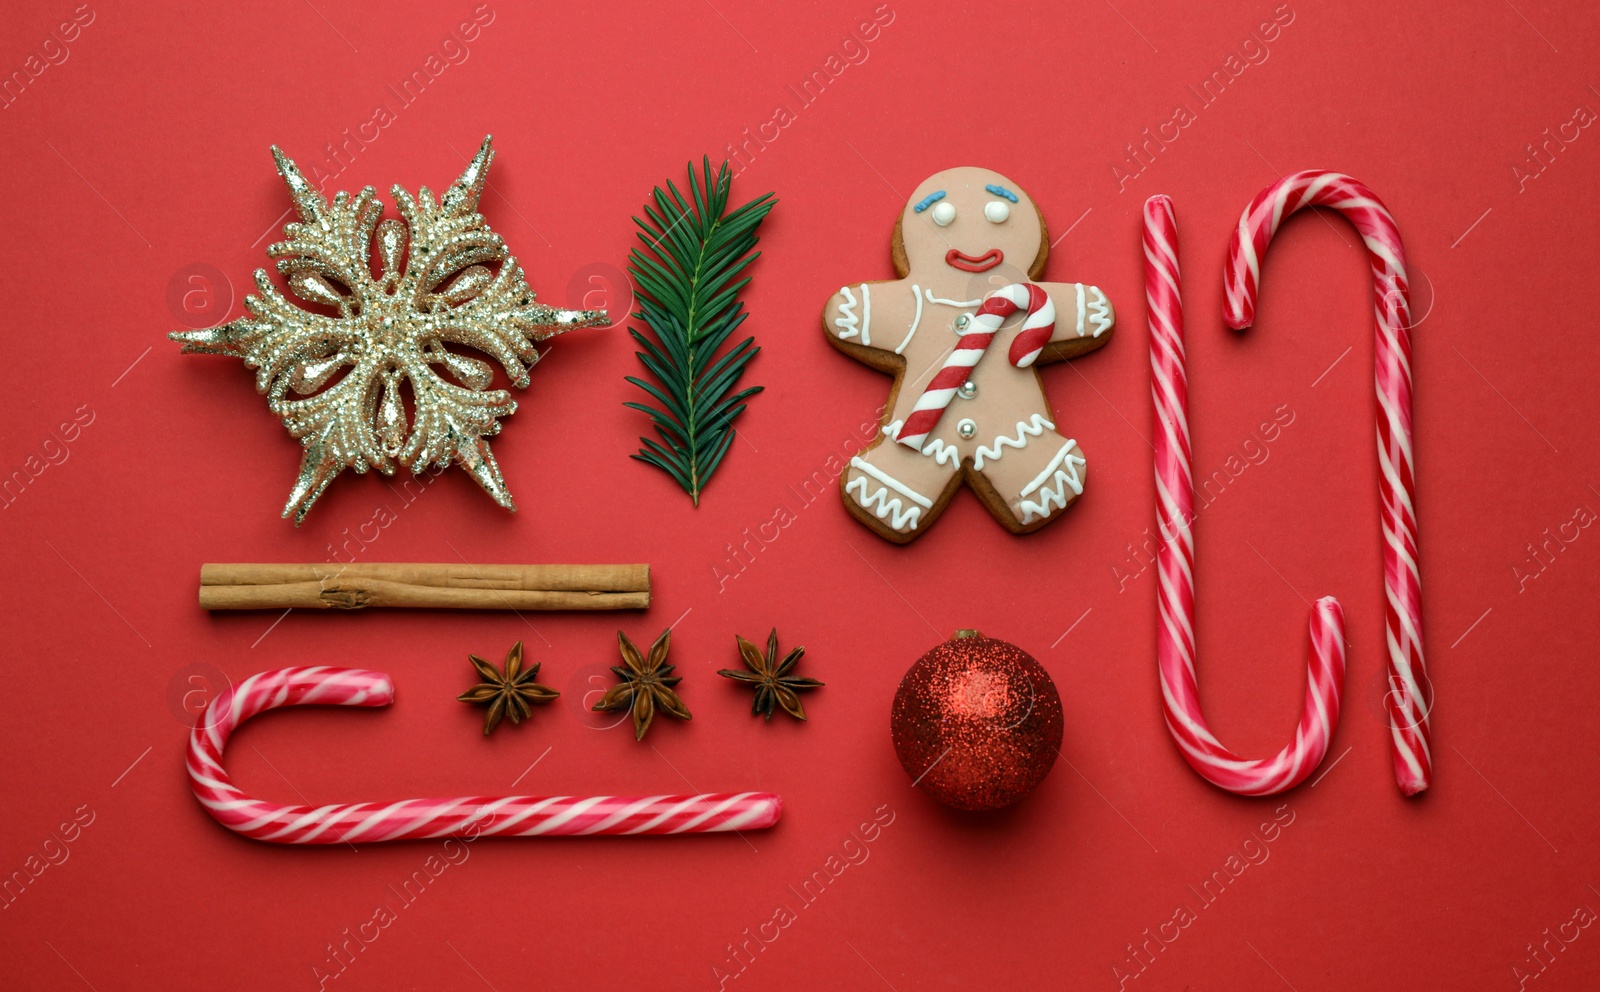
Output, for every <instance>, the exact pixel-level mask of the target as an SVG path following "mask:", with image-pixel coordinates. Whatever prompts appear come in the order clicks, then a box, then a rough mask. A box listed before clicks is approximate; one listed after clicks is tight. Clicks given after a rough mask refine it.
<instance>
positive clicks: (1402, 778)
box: [1225, 170, 1433, 796]
mask: <svg viewBox="0 0 1600 992" xmlns="http://www.w3.org/2000/svg"><path fill="white" fill-rule="evenodd" d="M1307 206H1317V207H1329V208H1331V209H1334V210H1337V211H1339V212H1340V213H1342V214H1344V216H1345V217H1346V218H1347V219H1348V220H1349V221H1350V223H1352V224H1354V225H1355V228H1356V230H1357V231H1358V232H1360V234H1361V240H1362V241H1363V242H1365V243H1366V248H1367V260H1368V261H1369V262H1370V263H1371V265H1372V288H1373V315H1374V318H1375V330H1376V340H1377V343H1376V347H1375V349H1374V360H1375V361H1374V373H1373V379H1374V382H1375V385H1376V391H1377V398H1378V465H1379V467H1380V469H1381V470H1382V476H1381V478H1380V479H1379V482H1378V492H1379V495H1380V497H1381V499H1382V501H1383V510H1382V519H1383V542H1384V544H1383V592H1384V598H1385V600H1386V606H1385V610H1384V625H1385V628H1386V635H1387V642H1388V649H1389V687H1390V691H1389V693H1388V695H1387V697H1386V700H1385V702H1386V705H1387V708H1388V711H1389V734H1390V740H1391V745H1392V746H1391V752H1392V754H1393V757H1394V777H1395V781H1396V782H1397V783H1399V785H1400V791H1401V792H1403V793H1405V794H1406V795H1408V796H1414V795H1416V794H1417V793H1419V792H1422V791H1423V790H1424V789H1426V788H1428V785H1429V784H1430V783H1431V782H1432V780H1433V758H1432V752H1431V750H1430V748H1429V739H1428V738H1429V735H1428V711H1429V708H1430V707H1431V705H1432V695H1433V693H1432V687H1431V686H1430V685H1429V684H1428V681H1427V671H1426V669H1425V667H1424V666H1423V659H1422V577H1421V576H1420V575H1419V574H1418V571H1417V561H1418V555H1417V518H1416V513H1415V510H1414V509H1413V506H1414V503H1415V496H1416V476H1415V472H1414V469H1413V466H1412V457H1413V453H1414V448H1413V447H1412V440H1411V327H1410V325H1411V296H1410V292H1411V291H1410V286H1409V284H1408V282H1407V279H1406V253H1405V247H1404V246H1403V245H1402V244H1401V243H1400V232H1399V230H1398V229H1397V228H1396V227H1395V223H1394V217H1393V216H1392V215H1391V214H1390V213H1389V210H1388V208H1387V207H1385V206H1384V205H1383V202H1382V201H1381V200H1379V199H1378V197H1377V194H1375V193H1373V192H1372V190H1370V189H1368V188H1367V187H1366V186H1364V185H1362V184H1361V183H1359V182H1357V181H1356V180H1354V179H1352V178H1350V177H1349V176H1346V175H1341V174H1340V173H1337V172H1323V171H1320V170H1311V171H1307V172H1297V173H1295V174H1294V175H1292V176H1287V177H1285V178H1283V179H1281V180H1279V181H1278V182H1276V183H1273V184H1272V185H1271V186H1268V187H1267V188H1266V189H1264V190H1262V191H1261V192H1260V193H1258V194H1256V198H1255V199H1254V200H1252V201H1251V202H1250V206H1249V207H1247V208H1246V209H1245V212H1244V215H1243V216H1242V217H1240V218H1239V227H1238V230H1236V231H1235V232H1234V235H1233V240H1232V241H1231V242H1230V243H1229V245H1228V266H1227V271H1226V273H1225V279H1226V293H1227V320H1228V324H1229V326H1231V327H1234V328H1239V329H1243V328H1246V327H1249V326H1250V324H1251V323H1252V322H1253V321H1254V320H1255V308H1256V289H1257V286H1258V284H1259V282H1260V279H1261V257H1262V255H1263V254H1264V253H1265V252H1266V250H1267V243H1268V242H1269V241H1271V240H1272V235H1273V234H1274V233H1275V232H1276V231H1277V230H1278V227H1279V225H1280V224H1282V223H1283V221H1284V218H1286V217H1288V216H1289V215H1290V214H1292V213H1294V212H1295V211H1296V210H1299V209H1300V208H1302V207H1307Z"/></svg>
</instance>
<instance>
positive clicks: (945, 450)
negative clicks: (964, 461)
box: [922, 438, 961, 465]
mask: <svg viewBox="0 0 1600 992" xmlns="http://www.w3.org/2000/svg"><path fill="white" fill-rule="evenodd" d="M922 453H923V454H925V455H928V456H929V457H931V458H932V459H933V460H934V461H936V462H938V463H939V464H940V465H959V464H961V452H959V451H957V450H956V449H955V445H953V444H946V443H944V442H943V441H941V440H939V439H938V438H934V439H933V440H932V441H929V442H928V443H927V444H925V445H923V446H922Z"/></svg>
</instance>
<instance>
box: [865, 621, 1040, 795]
mask: <svg viewBox="0 0 1600 992" xmlns="http://www.w3.org/2000/svg"><path fill="white" fill-rule="evenodd" d="M1061 729H1062V720H1061V697H1060V695H1058V694H1057V693H1056V685H1055V682H1054V681H1052V680H1051V678H1050V673H1049V672H1047V671H1045V670H1044V666H1043V665H1041V664H1039V663H1038V662H1037V661H1035V660H1034V659H1033V656H1032V655H1030V654H1028V652H1026V651H1024V650H1022V649H1021V648H1019V647H1017V646H1016V645H1014V644H1008V643H1006V642H1005V641H998V640H995V639H994V638H992V637H984V636H983V635H982V634H980V633H978V632H977V631H975V630H961V631H957V632H956V636H954V637H952V638H951V639H950V640H948V641H946V642H945V643H943V644H941V645H939V646H938V647H936V648H934V649H933V650H932V651H929V652H928V653H927V654H925V655H923V656H922V657H921V658H919V659H917V663H916V664H915V665H912V666H911V670H910V671H908V672H906V675H905V678H903V679H901V680H900V689H899V691H898V692H896V693H895V694H894V708H893V709H892V710H891V711H890V714H889V730H890V733H891V734H892V736H893V738H894V750H895V754H897V755H898V756H899V757H900V764H901V765H902V766H903V767H904V768H905V770H906V774H907V775H910V776H911V779H912V781H913V783H914V784H915V785H916V786H917V787H918V788H920V789H922V790H923V791H925V792H927V793H928V794H929V795H931V796H933V798H935V799H937V800H939V801H940V802H941V803H944V804H945V805H946V806H953V807H955V808H956V809H966V810H984V809H999V808H1000V807H1002V806H1009V805H1011V804H1012V803H1014V802H1016V801H1017V800H1018V799H1021V798H1022V797H1023V796H1025V795H1027V794H1028V793H1030V792H1032V791H1033V789H1034V787H1035V786H1037V785H1038V784H1039V783H1040V782H1041V781H1043V780H1044V777H1045V776H1046V775H1048V774H1049V773H1050V768H1051V766H1052V765H1054V764H1055V761H1056V755H1057V754H1058V753H1060V750H1061Z"/></svg>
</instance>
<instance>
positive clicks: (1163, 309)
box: [1144, 196, 1345, 796]
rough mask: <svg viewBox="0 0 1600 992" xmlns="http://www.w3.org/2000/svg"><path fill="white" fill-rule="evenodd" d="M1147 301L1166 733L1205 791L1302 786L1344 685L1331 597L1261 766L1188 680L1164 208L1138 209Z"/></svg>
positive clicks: (1190, 655) (1177, 303)
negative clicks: (1213, 718) (1296, 716)
mask: <svg viewBox="0 0 1600 992" xmlns="http://www.w3.org/2000/svg"><path fill="white" fill-rule="evenodd" d="M1144 258H1145V268H1144V280H1145V283H1144V284H1145V300H1146V302H1147V304H1148V306H1149V310H1150V395H1151V399H1152V400H1153V401H1154V403H1155V412H1156V432H1155V449H1156V454H1155V476H1156V497H1157V501H1156V523H1157V528H1156V530H1157V532H1158V534H1159V537H1158V545H1159V547H1158V551H1157V554H1156V560H1157V563H1158V566H1159V567H1158V575H1159V583H1160V593H1159V595H1160V600H1159V607H1160V613H1161V623H1160V626H1159V627H1158V628H1157V631H1156V652H1157V658H1158V661H1159V664H1160V668H1161V699H1162V704H1163V708H1164V710H1165V713H1166V718H1167V729H1168V730H1169V731H1170V732H1171V733H1172V739H1173V740H1174V741H1176V742H1177V744H1178V747H1179V749H1180V750H1181V751H1182V752H1183V756H1184V758H1185V759H1186V760H1187V761H1188V762H1189V764H1190V765H1191V766H1193V768H1194V770H1195V771H1197V772H1199V773H1200V776H1201V777H1202V778H1204V779H1205V780H1206V781H1208V782H1210V783H1211V784H1213V785H1215V786H1217V787H1219V788H1223V789H1227V790H1228V791H1229V792H1237V793H1240V794H1241V795H1247V796H1265V795H1271V794H1273V793H1276V792H1282V791H1284V790H1285V789H1290V788H1293V787H1294V786H1296V785H1298V784H1300V782H1302V781H1304V779H1305V777H1306V776H1307V775H1309V774H1311V772H1312V770H1313V769H1315V768H1316V767H1317V765H1318V764H1319V763H1321V761H1322V758H1323V756H1324V755H1325V754H1327V752H1328V741H1329V740H1330V739H1331V738H1332V736H1333V728H1334V727H1335V726H1337V725H1338V722H1339V697H1340V689H1341V686H1342V684H1343V682H1344V663H1345V658H1344V613H1343V611H1342V610H1341V609H1340V608H1339V602H1338V600H1336V599H1334V598H1333V597H1331V596H1328V597H1324V598H1322V599H1319V600H1317V604H1316V606H1315V608H1314V609H1313V610H1312V612H1311V657H1310V661H1309V662H1308V665H1307V672H1306V698H1305V705H1304V706H1303V707H1302V709H1301V712H1300V726H1299V728H1298V729H1297V730H1296V731H1295V735H1294V742H1293V743H1292V744H1290V745H1289V746H1287V747H1285V748H1284V749H1283V750H1282V751H1279V752H1278V753H1277V754H1276V755H1274V756H1273V757H1271V758H1266V759H1250V758H1241V757H1239V756H1238V755H1236V754H1234V753H1233V752H1232V751H1229V750H1228V749H1227V748H1226V747H1223V746H1222V743H1221V742H1220V741H1218V740H1217V738H1216V736H1215V735H1214V734H1212V733H1211V730H1210V728H1209V727H1208V726H1207V725H1206V718H1205V714H1204V713H1203V712H1202V711H1201V709H1200V693H1199V689H1198V687H1197V683H1196V680H1195V672H1194V657H1195V650H1194V479H1193V476H1192V475H1191V470H1190V461H1191V454H1190V448H1189V419H1188V409H1189V384H1188V375H1187V373H1186V371H1185V367H1184V348H1183V303H1182V301H1181V299H1180V295H1179V279H1178V228H1177V222H1176V221H1175V220H1174V219H1173V216H1172V200H1171V199H1169V198H1168V197H1165V196H1152V197H1151V198H1150V199H1149V200H1147V201H1145V205H1144Z"/></svg>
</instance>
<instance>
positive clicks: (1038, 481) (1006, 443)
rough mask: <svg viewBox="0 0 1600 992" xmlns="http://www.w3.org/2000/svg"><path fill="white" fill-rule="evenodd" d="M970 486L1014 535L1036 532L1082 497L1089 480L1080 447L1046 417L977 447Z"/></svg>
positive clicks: (1025, 422) (1035, 418) (1019, 424)
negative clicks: (971, 484) (983, 494)
mask: <svg viewBox="0 0 1600 992" xmlns="http://www.w3.org/2000/svg"><path fill="white" fill-rule="evenodd" d="M972 468H973V475H974V478H973V484H974V487H976V488H978V489H979V490H980V491H984V492H985V493H986V495H988V496H989V497H990V498H988V499H985V500H984V503H985V505H987V506H988V508H989V512H991V513H993V514H994V516H995V519H997V520H999V521H1000V523H1002V524H1004V525H1005V527H1006V529H1008V530H1010V531H1012V532H1013V533H1017V534H1026V533H1028V532H1030V531H1035V530H1038V529H1039V528H1040V527H1043V526H1044V525H1045V524H1047V523H1049V522H1050V521H1051V520H1052V519H1053V518H1054V516H1055V515H1056V514H1057V513H1059V512H1060V511H1062V510H1064V509H1066V508H1067V507H1068V506H1071V505H1072V503H1073V502H1074V501H1075V500H1077V498H1078V497H1079V496H1081V495H1083V484H1084V480H1085V479H1086V478H1087V477H1088V472H1087V469H1086V463H1085V460H1084V455H1083V449H1082V448H1080V447H1078V442H1077V441H1075V440H1073V439H1072V438H1069V437H1063V436H1062V435H1061V434H1058V433H1057V432H1056V430H1055V425H1054V424H1052V423H1051V422H1050V421H1049V420H1048V419H1047V418H1046V417H1044V415H1042V414H1035V415H1034V416H1033V417H1032V418H1030V419H1029V420H1027V421H1022V422H1019V423H1018V424H1017V425H1016V430H1015V431H1014V432H1012V433H1010V434H1008V435H1002V436H1000V437H998V438H996V439H995V440H994V441H992V442H990V443H989V444H986V445H983V446H981V447H980V448H979V449H978V452H977V454H976V456H974V458H973V465H972Z"/></svg>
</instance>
